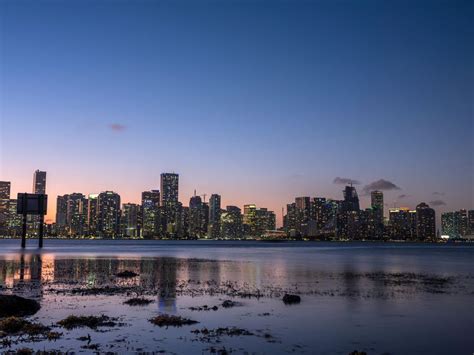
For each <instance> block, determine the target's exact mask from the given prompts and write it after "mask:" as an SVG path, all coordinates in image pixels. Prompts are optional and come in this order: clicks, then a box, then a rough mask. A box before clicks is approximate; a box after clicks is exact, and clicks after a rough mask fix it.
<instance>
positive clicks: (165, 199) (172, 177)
mask: <svg viewBox="0 0 474 355" xmlns="http://www.w3.org/2000/svg"><path fill="white" fill-rule="evenodd" d="M178 188H179V175H178V174H174V173H163V174H161V181H160V189H161V196H160V205H161V206H168V205H170V204H172V205H175V204H177V203H178Z"/></svg>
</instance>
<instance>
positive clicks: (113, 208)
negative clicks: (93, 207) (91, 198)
mask: <svg viewBox="0 0 474 355" xmlns="http://www.w3.org/2000/svg"><path fill="white" fill-rule="evenodd" d="M97 207H98V209H97V216H98V218H97V226H98V228H97V229H98V233H99V235H100V236H102V237H105V238H114V237H116V236H118V235H119V234H120V195H119V194H117V193H115V192H113V191H105V192H101V193H100V194H99V196H98V201H97Z"/></svg>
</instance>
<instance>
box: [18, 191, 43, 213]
mask: <svg viewBox="0 0 474 355" xmlns="http://www.w3.org/2000/svg"><path fill="white" fill-rule="evenodd" d="M47 210H48V195H45V194H28V193H19V194H18V202H17V205H16V213H18V214H40V215H45V214H46V213H47V212H48V211H47Z"/></svg>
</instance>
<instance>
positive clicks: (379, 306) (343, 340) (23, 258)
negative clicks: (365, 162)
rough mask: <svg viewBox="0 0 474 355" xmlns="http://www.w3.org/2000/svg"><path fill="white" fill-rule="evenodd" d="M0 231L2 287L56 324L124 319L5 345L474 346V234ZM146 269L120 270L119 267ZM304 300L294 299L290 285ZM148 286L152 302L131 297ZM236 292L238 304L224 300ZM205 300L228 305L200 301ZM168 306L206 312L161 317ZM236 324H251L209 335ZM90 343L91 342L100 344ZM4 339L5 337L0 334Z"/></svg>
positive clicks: (201, 349) (338, 349)
mask: <svg viewBox="0 0 474 355" xmlns="http://www.w3.org/2000/svg"><path fill="white" fill-rule="evenodd" d="M19 244H20V243H19V241H18V240H0V285H1V286H2V288H1V292H2V293H13V294H18V295H23V296H26V297H30V298H35V299H37V300H39V301H40V303H41V306H42V308H41V310H40V311H39V312H38V313H37V314H36V315H35V316H34V317H30V319H34V320H36V321H39V322H41V323H43V324H46V325H49V324H55V323H56V322H57V321H59V320H61V319H63V318H65V317H66V316H68V315H70V314H75V315H99V314H105V315H108V316H111V317H117V318H118V322H119V323H120V324H119V325H117V326H115V327H111V328H108V327H104V328H99V330H98V331H94V330H91V329H88V328H78V329H75V330H73V331H66V330H65V329H62V328H60V327H58V328H57V329H54V330H55V331H60V332H62V333H63V336H62V337H61V338H60V339H59V340H56V341H41V342H34V343H32V342H19V343H17V344H15V342H13V344H12V345H11V347H3V348H1V350H2V351H6V350H9V349H16V348H24V347H28V348H31V349H39V350H44V349H46V350H53V349H55V350H61V351H66V350H74V351H76V352H81V351H82V352H91V351H92V350H90V349H81V346H85V345H87V342H84V341H80V340H77V338H78V337H80V336H87V335H88V334H89V335H90V336H91V342H90V344H97V345H98V347H99V350H100V351H103V352H105V351H115V352H135V351H160V350H161V351H165V352H166V353H170V352H174V353H207V352H212V351H213V350H222V349H223V348H225V349H226V350H227V351H229V350H232V351H234V352H236V353H243V352H249V353H252V352H254V353H287V352H298V353H299V352H305V353H322V354H325V353H327V354H334V353H335V354H348V353H349V352H351V351H353V350H359V351H366V352H367V353H369V354H382V353H390V354H407V353H417V354H420V353H423V354H447V353H449V354H458V353H459V354H471V353H472V352H473V351H474V340H472V336H471V335H470V334H472V329H474V307H473V300H474V297H473V296H474V267H473V266H474V246H470V245H461V244H457V245H427V244H419V245H418V244H376V243H259V242H201V241H197V242H168V241H97V240H96V241H59V240H46V241H45V248H44V249H43V250H41V251H39V250H38V249H35V248H34V247H35V245H36V241H33V240H29V241H28V248H27V249H26V250H25V251H23V252H22V251H21V250H20V248H19ZM124 270H130V271H134V272H136V273H137V274H139V276H137V277H134V278H129V279H122V278H118V277H116V274H117V273H119V272H120V271H124ZM287 292H289V293H295V294H299V295H300V296H301V303H300V304H295V305H285V304H284V303H283V302H282V300H281V299H282V296H283V295H284V294H285V293H287ZM137 295H141V296H144V297H147V298H149V299H151V300H153V302H152V303H151V304H150V305H148V306H139V307H131V306H128V305H125V304H123V302H124V301H126V300H127V299H129V298H131V297H134V296H137ZM227 299H231V300H234V301H236V302H238V305H237V306H235V307H232V308H224V307H222V306H221V304H222V302H223V301H224V300H227ZM204 305H208V306H210V307H212V306H218V310H216V311H213V310H192V309H190V308H192V307H202V306H204ZM160 313H166V314H175V315H180V316H183V317H186V318H190V319H193V320H196V321H198V322H199V323H198V324H195V325H189V326H183V327H179V328H174V327H168V328H160V327H157V326H154V325H153V324H151V323H150V322H149V321H148V320H149V319H150V318H151V317H153V316H156V315H158V314H160ZM219 327H238V328H241V329H245V330H247V331H248V332H250V333H251V334H252V335H240V336H239V335H235V336H229V335H225V334H224V335H220V336H218V337H217V336H215V337H214V336H203V335H202V334H201V333H199V334H198V333H196V332H192V331H195V330H196V329H199V330H201V329H203V328H207V329H210V330H211V329H216V328H219ZM90 344H89V345H90ZM0 346H1V342H0Z"/></svg>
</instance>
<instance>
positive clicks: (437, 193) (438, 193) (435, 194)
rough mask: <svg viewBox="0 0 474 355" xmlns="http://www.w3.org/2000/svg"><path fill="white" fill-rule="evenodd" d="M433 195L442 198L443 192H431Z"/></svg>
mask: <svg viewBox="0 0 474 355" xmlns="http://www.w3.org/2000/svg"><path fill="white" fill-rule="evenodd" d="M433 195H434V196H444V192H438V191H435V192H433Z"/></svg>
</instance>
